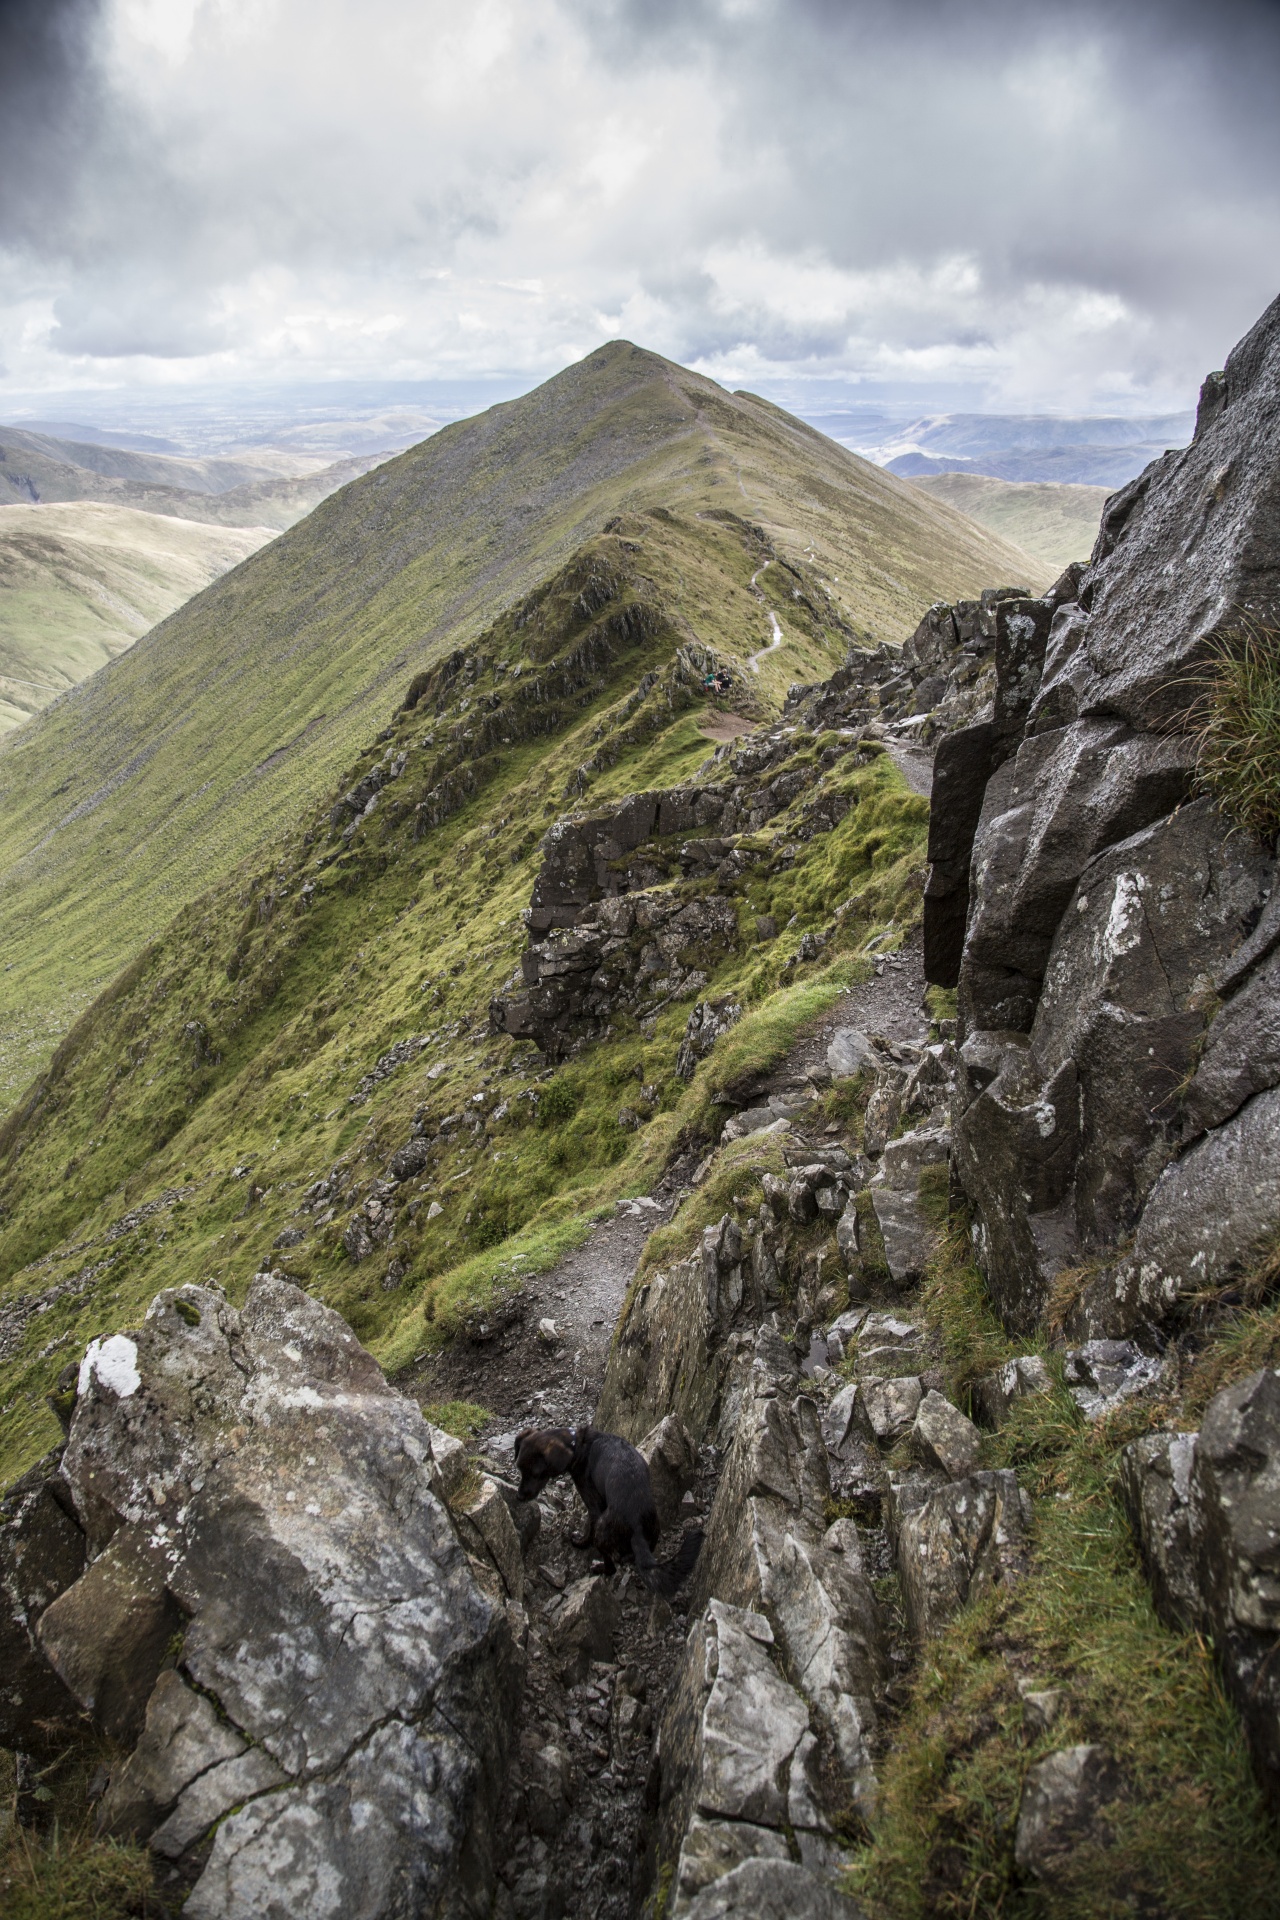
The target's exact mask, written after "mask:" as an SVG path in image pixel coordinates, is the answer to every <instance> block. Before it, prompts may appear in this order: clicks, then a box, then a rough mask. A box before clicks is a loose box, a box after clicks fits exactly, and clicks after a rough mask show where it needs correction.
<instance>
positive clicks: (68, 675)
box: [0, 500, 271, 730]
mask: <svg viewBox="0 0 1280 1920" xmlns="http://www.w3.org/2000/svg"><path fill="white" fill-rule="evenodd" d="M270 538H271V532H270V530H269V529H268V528H266V527H250V528H244V529H240V528H234V527H215V526H207V525H205V524H203V523H202V522H199V521H192V520H174V519H171V518H169V517H167V516H162V515H160V514H155V513H138V512H136V511H134V510H133V509H131V508H127V507H109V506H104V505H102V504H101V503H100V502H97V501H88V500H77V501H71V502H69V503H67V504H66V505H59V506H40V507H35V506H28V507H0V730H6V729H8V728H10V727H16V726H19V725H20V724H21V723H22V722H23V721H24V720H29V719H30V718H31V716H32V714H34V713H39V712H40V711H41V710H42V708H44V707H47V706H48V705H49V703H50V701H52V700H55V699H56V698H57V696H58V695H59V694H60V693H65V692H66V691H67V689H68V688H69V687H72V686H74V685H75V684H76V682H77V681H79V680H83V679H85V678H86V677H87V676H88V675H89V674H91V673H96V672H97V670H98V668H99V667H101V666H104V665H105V664H106V662H107V661H108V660H112V659H114V658H115V656H116V655H117V654H119V653H123V652H124V651H125V650H126V648H128V647H131V646H132V645H133V643H134V641H135V640H137V639H138V638H139V636H140V635H141V634H144V633H145V632H146V631H147V629H148V627H152V626H154V625H155V623H156V621H157V620H163V619H164V618H165V617H166V616H167V615H168V614H170V613H172V612H173V611H174V609H175V608H176V607H179V606H181V605H182V603H183V601H184V600H189V599H190V598H191V596H192V594H193V593H200V592H201V591H202V590H203V589H204V588H205V587H207V586H208V585H209V584H210V582H211V581H214V580H216V579H217V578H218V576H219V575H220V574H223V573H225V572H226V571H227V569H228V568H229V567H235V566H238V565H239V564H240V562H241V561H242V560H245V559H247V558H248V556H249V555H250V554H251V553H254V552H256V550H257V549H258V548H259V547H260V546H262V544H263V543H264V541H266V540H268V539H270Z"/></svg>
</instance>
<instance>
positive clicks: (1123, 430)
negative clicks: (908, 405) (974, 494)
mask: <svg viewBox="0 0 1280 1920" xmlns="http://www.w3.org/2000/svg"><path fill="white" fill-rule="evenodd" d="M1194 425H1195V416H1194V414H1191V413H1166V414H1149V415H1140V416H1137V417H1133V418H1126V417H1124V416H1123V415H1106V414H1103V415H1084V416H1080V417H1079V418H1075V419H1071V418H1063V417H1059V416H1057V415H1054V414H986V413H953V414H942V415H938V416H935V417H933V418H928V419H922V420H917V421H913V422H912V423H911V424H910V425H909V426H906V427H901V428H898V429H896V430H895V432H894V433H893V435H892V437H891V438H890V437H888V436H886V437H885V444H884V446H883V448H882V449H881V451H880V454H879V455H878V456H877V457H880V458H881V459H882V461H883V464H884V465H885V466H886V467H887V468H888V470H889V472H890V473H900V474H903V475H904V476H906V477H907V478H910V479H917V478H921V477H923V476H924V475H926V474H935V473H952V472H968V473H985V474H989V475H990V476H991V477H992V478H993V479H996V480H1015V481H1032V480H1039V481H1052V482H1056V483H1058V484H1062V485H1071V486H1096V487H1106V488H1108V489H1109V490H1112V491H1114V490H1115V488H1117V487H1122V486H1124V484H1125V483H1126V481H1129V480H1132V479H1133V478H1134V476H1135V475H1136V474H1139V473H1141V472H1142V469H1143V468H1144V467H1146V466H1149V465H1150V463H1151V462H1152V461H1153V460H1155V459H1157V458H1158V457H1159V456H1160V454H1162V453H1163V452H1164V451H1165V449H1166V448H1167V447H1181V446H1185V445H1186V443H1187V441H1188V440H1189V439H1190V438H1191V430H1192V428H1193V426H1194Z"/></svg>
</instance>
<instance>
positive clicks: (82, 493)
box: [0, 427, 387, 531]
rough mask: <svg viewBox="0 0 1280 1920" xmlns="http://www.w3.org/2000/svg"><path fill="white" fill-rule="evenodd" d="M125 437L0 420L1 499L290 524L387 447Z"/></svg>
mask: <svg viewBox="0 0 1280 1920" xmlns="http://www.w3.org/2000/svg"><path fill="white" fill-rule="evenodd" d="M90 431H93V430H90ZM125 437H126V436H123V435H119V434H111V435H107V434H105V433H97V434H96V437H95V438H93V439H86V440H60V439H57V438H55V437H54V436H53V435H51V434H47V433H37V432H34V431H33V430H32V429H31V428H29V427H0V506H31V505H34V504H44V503H48V502H52V501H57V502H66V501H70V500H101V501H103V502H105V503H106V504H107V505H109V506H116V507H135V508H137V509H138V510H139V511H141V512H143V513H165V514H171V515H172V516H173V517H174V518H176V519H179V520H202V521H212V522H215V523H216V524H217V525H219V526H224V527H274V528H276V529H277V530H280V531H283V529H284V528H285V527H291V526H293V525H294V523H295V522H296V521H298V520H300V519H301V518H302V517H303V515H304V514H307V513H310V511H311V509H312V508H313V507H314V506H317V505H318V504H319V502H320V501H321V500H323V499H325V498H326V497H327V496H328V495H329V494H331V493H333V492H335V491H336V489H337V488H338V487H343V486H345V485H346V484H347V482H348V480H354V479H355V478H356V477H357V476H358V475H359V474H362V473H367V472H368V471H369V469H370V468H371V467H376V466H377V465H378V463H379V462H380V461H381V460H384V459H385V458H386V457H387V455H386V452H385V451H382V452H378V453H362V454H358V455H349V456H347V457H346V458H344V459H341V460H337V461H334V460H332V459H331V458H330V457H329V456H328V455H325V454H318V453H310V452H307V451H305V450H302V449H287V450H281V449H279V448H275V447H263V448H256V449H254V450H253V451H252V452H249V453H246V454H241V455H236V456H234V457H227V456H218V457H212V458H201V457H192V456H189V455H186V454H171V453H157V452H154V451H151V450H149V449H147V448H140V447H139V446H137V445H136V444H134V445H131V446H127V447H126V446H122V445H120V444H119V442H120V441H121V440H122V439H123V438H125ZM147 437H148V436H145V435H142V436H134V439H135V442H136V440H137V439H145V438H147Z"/></svg>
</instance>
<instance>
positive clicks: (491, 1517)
mask: <svg viewBox="0 0 1280 1920" xmlns="http://www.w3.org/2000/svg"><path fill="white" fill-rule="evenodd" d="M454 1513H455V1515H456V1516H457V1518H458V1519H459V1521H460V1522H466V1523H468V1524H469V1525H470V1526H471V1527H473V1528H474V1529H475V1532H476V1535H477V1536H478V1538H479V1544H480V1548H481V1551H482V1553H484V1554H486V1555H487V1556H488V1558H489V1559H490V1560H491V1561H492V1562H493V1565H494V1566H495V1567H496V1568H497V1570H498V1573H499V1574H500V1575H501V1578H502V1585H503V1587H504V1588H505V1590H506V1592H507V1593H508V1594H510V1596H511V1598H512V1599H513V1600H516V1601H521V1600H523V1599H524V1556H523V1554H522V1553H521V1550H520V1536H519V1534H518V1533H517V1532H516V1527H515V1522H514V1520H513V1519H512V1517H511V1508H510V1506H509V1505H508V1503H507V1501H506V1500H505V1499H504V1498H503V1495H502V1489H501V1488H500V1487H499V1486H498V1483H497V1482H496V1480H494V1479H492V1478H491V1476H490V1475H489V1474H485V1475H483V1477H482V1478H481V1481H480V1486H479V1489H478V1491H477V1492H476V1494H475V1495H474V1497H473V1498H472V1499H471V1500H469V1501H467V1502H465V1503H464V1504H461V1505H455V1507H454ZM460 1530H461V1531H462V1534H463V1539H464V1540H465V1539H466V1537H467V1536H466V1530H465V1527H463V1528H462V1529H460Z"/></svg>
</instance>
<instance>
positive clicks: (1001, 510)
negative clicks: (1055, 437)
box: [912, 473, 1111, 573]
mask: <svg viewBox="0 0 1280 1920" xmlns="http://www.w3.org/2000/svg"><path fill="white" fill-rule="evenodd" d="M912 485H913V486H916V487H920V488H922V489H923V491H924V492H925V493H927V494H929V495H930V497H931V498H932V499H934V500H945V501H946V502H947V505H948V506H951V507H955V508H956V509H957V510H958V511H959V512H960V513H967V514H968V516H969V518H970V519H971V520H976V521H977V522H978V523H979V525H980V526H984V527H989V528H990V529H991V531H992V532H993V533H998V534H1000V535H1001V537H1002V538H1003V539H1005V540H1012V541H1013V542H1014V543H1015V544H1016V545H1017V546H1020V547H1022V548H1023V550H1024V551H1025V552H1027V553H1029V554H1032V555H1034V557H1035V558H1036V560H1038V561H1039V562H1040V563H1041V564H1042V565H1044V566H1046V567H1051V568H1053V569H1054V570H1055V571H1056V572H1058V573H1060V572H1061V571H1062V569H1063V568H1064V567H1066V566H1068V565H1069V564H1070V562H1071V561H1072V560H1087V559H1088V557H1089V553H1090V550H1091V548H1092V546H1093V543H1094V540H1095V539H1096V538H1097V533H1098V522H1099V520H1100V519H1101V517H1102V504H1103V502H1104V500H1106V498H1107V496H1108V494H1109V492H1110V491H1111V490H1110V488H1108V487H1076V486H1060V485H1056V484H1054V483H1053V482H1051V481H1020V482H1019V481H1010V480H993V479H992V478H990V477H989V476H988V475H987V474H982V473H939V474H934V475H932V476H922V477H921V478H920V479H918V480H913V481H912Z"/></svg>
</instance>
